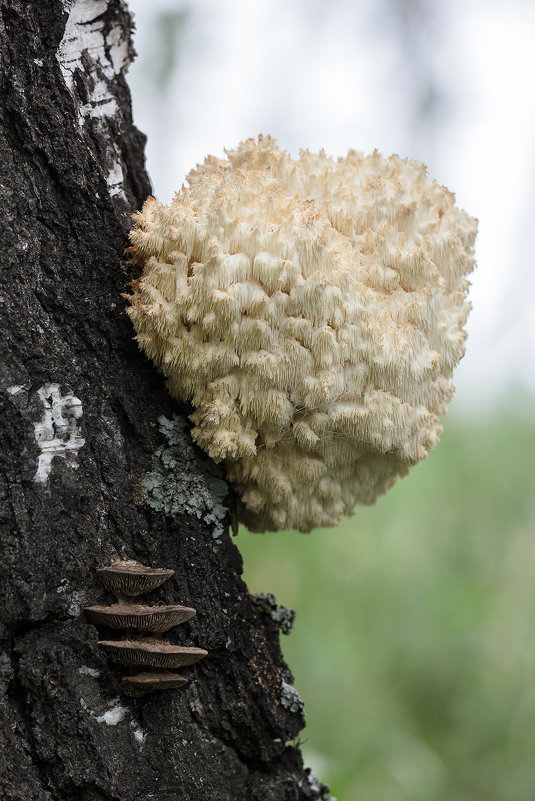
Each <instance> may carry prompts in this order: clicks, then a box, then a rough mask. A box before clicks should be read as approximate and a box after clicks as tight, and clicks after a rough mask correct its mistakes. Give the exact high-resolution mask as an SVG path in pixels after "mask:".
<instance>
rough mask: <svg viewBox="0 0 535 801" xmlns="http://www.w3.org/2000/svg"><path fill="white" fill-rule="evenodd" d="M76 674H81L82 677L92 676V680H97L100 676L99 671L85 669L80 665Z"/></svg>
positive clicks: (84, 666)
mask: <svg viewBox="0 0 535 801" xmlns="http://www.w3.org/2000/svg"><path fill="white" fill-rule="evenodd" d="M78 673H81V674H82V676H92V677H93V678H94V679H97V678H98V677H99V676H100V670H95V668H91V667H87V665H82V667H81V668H78Z"/></svg>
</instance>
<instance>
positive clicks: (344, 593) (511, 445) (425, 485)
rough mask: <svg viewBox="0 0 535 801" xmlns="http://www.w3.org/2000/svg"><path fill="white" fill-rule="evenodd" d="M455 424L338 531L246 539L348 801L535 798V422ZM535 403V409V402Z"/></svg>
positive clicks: (310, 747)
mask: <svg viewBox="0 0 535 801" xmlns="http://www.w3.org/2000/svg"><path fill="white" fill-rule="evenodd" d="M520 406H521V404H518V403H517V404H515V405H514V406H513V405H509V406H506V407H503V408H501V409H499V410H497V411H495V412H494V413H493V414H492V415H490V416H487V417H486V418H485V419H478V420H475V419H471V420H464V421H463V420H462V419H459V418H457V419H456V418H455V417H448V419H447V420H446V421H445V431H444V434H443V438H442V442H441V444H440V445H439V446H438V448H437V449H436V450H435V451H434V452H433V453H432V454H431V455H430V457H429V459H428V460H427V462H426V463H424V464H422V465H420V466H418V467H417V468H415V469H414V470H413V471H412V473H411V474H410V475H409V477H407V478H406V479H404V480H402V481H400V482H398V484H397V485H396V486H395V487H394V488H393V489H392V490H391V491H390V493H389V494H388V495H386V496H385V497H384V498H381V499H380V500H379V501H378V503H377V505H376V506H375V507H372V508H359V509H357V512H356V514H355V516H354V517H353V518H351V519H348V520H346V521H344V523H343V524H342V525H341V526H340V527H339V528H337V529H331V530H327V531H316V532H313V533H312V534H309V535H300V534H297V533H294V532H292V533H288V532H280V533H277V534H268V535H264V536H262V535H252V534H249V533H248V532H241V533H240V535H239V537H238V544H239V547H240V549H241V551H242V554H243V557H244V567H245V578H246V581H247V583H248V585H249V588H250V590H251V592H274V593H275V594H276V596H277V599H278V601H279V602H280V603H283V604H285V605H286V606H290V607H293V608H295V609H296V610H297V621H296V626H295V629H294V631H293V633H292V635H291V636H290V637H289V638H286V637H285V638H284V639H283V642H282V646H283V648H284V652H285V656H286V659H287V661H288V663H289V665H290V667H291V669H292V671H293V672H294V676H295V685H296V687H297V689H298V690H299V692H300V693H301V695H302V697H303V700H304V702H305V710H306V713H307V720H308V725H307V728H306V729H305V730H304V732H303V733H302V738H303V740H304V746H303V751H304V755H305V759H306V760H307V762H308V764H310V765H311V767H312V768H313V770H314V772H316V773H317V774H318V776H319V777H320V778H321V779H322V780H323V781H326V782H327V783H329V784H330V785H331V790H332V793H333V794H334V795H335V796H337V798H338V799H339V801H533V798H534V797H535V679H534V677H535V581H534V576H535V464H534V461H535V417H533V416H530V415H529V414H526V413H525V412H524V411H522V410H521V408H520ZM532 406H533V404H532Z"/></svg>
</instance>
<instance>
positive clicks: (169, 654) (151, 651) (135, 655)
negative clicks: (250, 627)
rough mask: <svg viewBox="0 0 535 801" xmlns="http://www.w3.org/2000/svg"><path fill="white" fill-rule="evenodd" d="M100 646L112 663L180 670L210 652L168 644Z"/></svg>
mask: <svg viewBox="0 0 535 801" xmlns="http://www.w3.org/2000/svg"><path fill="white" fill-rule="evenodd" d="M99 645H100V647H101V648H102V649H103V651H105V652H106V655H107V656H108V657H109V658H110V659H111V660H112V662H117V663H118V664H120V665H149V666H151V667H164V668H178V667H185V666H186V665H193V664H194V663H195V662H199V661H200V660H201V659H204V657H205V656H208V651H205V650H204V648H194V647H193V646H185V645H171V644H170V643H166V642H142V641H139V640H121V641H119V642H113V641H111V640H100V642H99Z"/></svg>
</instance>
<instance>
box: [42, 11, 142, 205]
mask: <svg viewBox="0 0 535 801" xmlns="http://www.w3.org/2000/svg"><path fill="white" fill-rule="evenodd" d="M107 8H108V0H74V2H73V4H72V6H71V9H70V13H69V17H68V19H67V23H66V25H65V31H64V33H63V39H62V40H61V42H60V45H59V48H58V51H57V53H56V57H57V59H58V61H59V65H60V67H61V71H62V73H63V78H64V80H65V83H66V85H67V88H68V89H69V91H70V92H71V94H73V96H74V93H73V85H74V75H75V73H76V72H77V71H80V72H82V73H85V72H86V70H87V67H86V66H84V65H83V64H82V55H83V54H84V53H85V54H86V56H89V58H90V59H91V60H92V66H91V69H90V78H91V83H92V89H91V91H90V94H89V99H88V102H87V103H85V104H84V105H83V106H80V108H79V109H78V121H79V124H80V126H81V127H83V126H84V125H85V123H86V120H87V118H92V119H97V120H100V121H101V122H102V123H103V124H105V123H107V121H109V120H110V119H112V118H114V117H116V116H117V115H118V113H119V107H118V105H117V100H116V98H115V96H114V94H113V92H112V91H111V86H112V82H113V79H114V78H115V77H116V76H117V75H119V74H120V73H121V72H124V71H126V69H127V68H128V65H129V63H130V57H129V53H128V41H127V40H126V39H125V38H124V37H123V31H122V29H121V28H120V27H119V26H115V27H114V28H112V29H111V30H110V31H108V32H107V33H106V34H105V33H104V20H103V19H102V15H103V14H104V12H105V11H106V9H107ZM106 161H107V167H108V170H107V183H108V186H109V187H110V194H111V195H112V196H117V195H120V196H121V197H123V198H126V196H125V194H124V189H123V183H124V172H123V164H122V159H121V156H120V154H119V151H118V150H117V148H116V147H115V146H114V145H110V147H109V148H108V151H107V153H106Z"/></svg>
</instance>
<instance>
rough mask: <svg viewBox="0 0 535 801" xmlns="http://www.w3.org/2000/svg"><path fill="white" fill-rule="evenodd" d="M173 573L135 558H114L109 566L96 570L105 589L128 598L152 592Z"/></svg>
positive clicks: (173, 573) (173, 572)
mask: <svg viewBox="0 0 535 801" xmlns="http://www.w3.org/2000/svg"><path fill="white" fill-rule="evenodd" d="M174 575H175V571H174V570H171V569H167V568H162V567H147V566H146V565H143V564H141V562H138V561H136V560H135V559H128V560H124V561H123V560H121V559H116V560H115V561H114V562H113V564H112V565H110V566H109V567H101V568H100V569H99V570H97V576H98V578H99V579H100V581H101V582H102V584H104V586H105V587H106V589H107V590H109V591H110V592H113V593H114V594H115V595H121V596H126V597H128V598H135V597H136V596H137V595H145V594H146V593H149V592H152V590H155V589H156V588H157V587H160V586H161V585H162V584H163V583H164V582H165V581H167V580H168V579H170V578H171V576H174Z"/></svg>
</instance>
